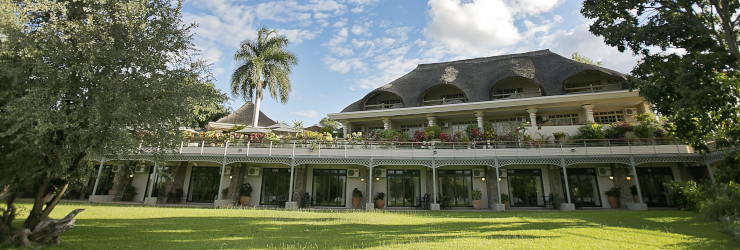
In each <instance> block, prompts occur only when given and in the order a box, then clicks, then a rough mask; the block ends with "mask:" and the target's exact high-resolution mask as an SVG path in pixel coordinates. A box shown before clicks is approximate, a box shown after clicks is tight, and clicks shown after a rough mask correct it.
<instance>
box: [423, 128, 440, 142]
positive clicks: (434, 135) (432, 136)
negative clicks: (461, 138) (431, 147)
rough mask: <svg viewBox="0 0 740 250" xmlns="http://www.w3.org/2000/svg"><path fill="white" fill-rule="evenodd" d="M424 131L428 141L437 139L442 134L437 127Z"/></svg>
mask: <svg viewBox="0 0 740 250" xmlns="http://www.w3.org/2000/svg"><path fill="white" fill-rule="evenodd" d="M425 130H426V132H427V136H428V137H429V139H437V138H439V134H440V133H442V128H440V127H439V126H429V127H427V128H426V129H425Z"/></svg>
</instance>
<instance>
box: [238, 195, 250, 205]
mask: <svg viewBox="0 0 740 250" xmlns="http://www.w3.org/2000/svg"><path fill="white" fill-rule="evenodd" d="M247 204H249V196H239V205H242V206H246V205H247Z"/></svg>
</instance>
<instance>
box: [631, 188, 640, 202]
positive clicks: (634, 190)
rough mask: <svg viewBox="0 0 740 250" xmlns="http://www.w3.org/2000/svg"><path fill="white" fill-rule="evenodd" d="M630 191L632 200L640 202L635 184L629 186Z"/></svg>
mask: <svg viewBox="0 0 740 250" xmlns="http://www.w3.org/2000/svg"><path fill="white" fill-rule="evenodd" d="M630 192H631V193H632V201H634V202H635V203H640V197H639V196H637V186H636V185H632V186H631V187H630Z"/></svg>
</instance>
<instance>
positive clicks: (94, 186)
mask: <svg viewBox="0 0 740 250" xmlns="http://www.w3.org/2000/svg"><path fill="white" fill-rule="evenodd" d="M104 162H105V158H101V159H100V167H99V168H98V175H97V176H96V177H95V185H93V193H92V194H90V196H93V195H96V193H97V192H98V183H99V182H100V174H101V173H102V172H103V163H104Z"/></svg>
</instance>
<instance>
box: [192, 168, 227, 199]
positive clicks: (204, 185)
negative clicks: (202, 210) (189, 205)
mask: <svg viewBox="0 0 740 250" xmlns="http://www.w3.org/2000/svg"><path fill="white" fill-rule="evenodd" d="M220 169H221V168H219V167H193V169H192V171H191V172H190V188H189V190H188V201H189V202H203V203H211V202H213V201H214V200H215V199H216V197H217V196H218V195H219V194H220V193H221V192H219V190H218V185H219V178H220V177H221V174H220V172H219V170H220Z"/></svg>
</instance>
